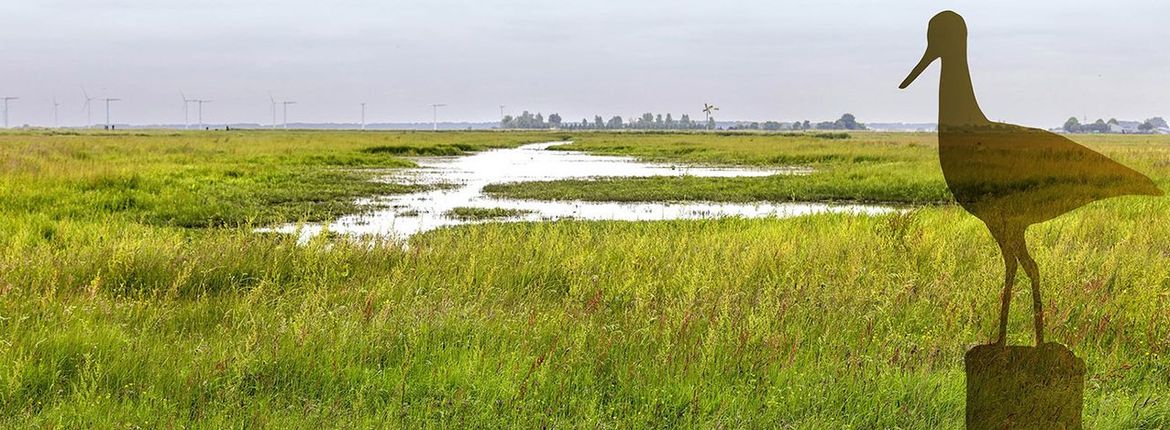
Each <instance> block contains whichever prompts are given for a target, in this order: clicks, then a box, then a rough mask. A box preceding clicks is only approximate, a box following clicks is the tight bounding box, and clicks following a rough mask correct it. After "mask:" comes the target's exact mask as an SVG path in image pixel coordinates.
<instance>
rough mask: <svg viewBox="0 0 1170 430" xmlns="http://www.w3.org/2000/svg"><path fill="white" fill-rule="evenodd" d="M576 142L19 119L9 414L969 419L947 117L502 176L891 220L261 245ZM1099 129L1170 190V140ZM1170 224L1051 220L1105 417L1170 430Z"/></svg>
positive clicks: (1072, 317)
mask: <svg viewBox="0 0 1170 430" xmlns="http://www.w3.org/2000/svg"><path fill="white" fill-rule="evenodd" d="M565 139H566V136H564V135H555V134H549V133H536V132H458V133H454V132H453V133H409V132H405V133H383V132H376V133H373V132H372V133H359V132H310V131H289V132H269V131H250V132H233V133H226V132H218V133H206V132H194V133H169V132H168V133H163V132H157V133H155V132H148V133H38V132H5V133H0V169H2V170H0V204H2V206H0V216H2V218H0V364H2V366H0V427H134V426H139V427H148V428H150V427H186V426H194V427H206V428H222V427H266V426H282V427H305V426H311V425H313V424H314V423H315V424H317V425H321V426H328V427H355V426H372V427H377V426H392V427H421V426H424V425H428V424H429V425H431V426H436V427H449V426H454V425H465V426H477V427H541V426H549V427H553V426H556V427H642V426H653V427H661V426H670V425H684V426H697V427H753V428H760V427H787V428H894V427H897V428H953V427H958V426H960V425H961V423H962V422H963V395H964V394H963V370H962V356H963V353H964V351H966V349H967V348H969V347H971V346H972V345H975V344H979V343H985V342H988V341H990V340H991V338H992V336H994V334H995V328H996V327H995V325H996V323H997V321H996V316H997V308H996V306H997V305H998V301H997V297H998V294H999V291H1000V287H1001V281H1002V279H1001V277H1002V273H1001V270H1002V269H1001V266H1000V264H1001V263H1000V261H999V260H998V253H997V252H998V251H997V248H996V246H995V244H994V242H993V241H992V239H991V238H990V237H989V236H988V235H987V233H986V229H985V228H984V227H983V226H982V225H981V224H979V222H978V221H977V220H975V219H974V218H972V217H971V216H969V215H967V214H966V213H964V212H963V211H962V210H961V209H959V208H957V207H955V206H953V205H951V204H949V203H948V201H949V195H948V194H947V193H946V188H945V184H944V183H943V182H942V177H941V173H940V172H939V170H938V167H937V159H936V155H935V147H934V144H935V143H934V136H933V135H932V134H889V133H852V134H850V135H849V138H847V139H842V138H833V139H828V138H823V137H816V136H811V135H769V134H759V133H745V134H734V133H725V134H705V133H695V134H687V133H681V134H672V133H584V132H582V133H577V134H574V135H573V136H572V137H571V140H573V142H574V143H573V144H572V145H566V146H564V147H553V148H551V149H554V150H555V149H562V148H563V149H572V150H581V151H587V152H591V153H599V154H616V155H629V156H634V157H638V158H642V159H646V160H652V161H657V162H666V163H680V165H681V164H683V163H697V164H713V165H747V166H759V167H780V166H783V167H789V166H802V167H807V168H809V169H811V171H810V173H809V174H807V175H800V176H771V177H763V178H693V177H683V178H652V179H630V178H625V179H609V180H604V179H603V180H599V181H586V180H571V181H557V182H553V183H541V184H535V185H534V184H524V183H520V184H512V185H505V186H498V187H495V188H493V189H491V190H489V191H491V192H493V193H498V194H501V195H508V196H512V197H525V198H539V199H586V200H610V199H612V200H659V199H671V200H696V199H699V200H714V201H720V200H723V201H752V200H782V201H787V200H850V201H882V202H899V203H907V204H912V205H914V206H915V208H913V209H911V210H907V211H901V212H897V213H893V214H885V215H847V214H822V215H813V216H807V217H799V218H792V219H738V218H729V219H717V220H688V221H654V222H618V221H588V222H586V221H556V222H533V223H507V224H504V223H491V222H489V223H484V224H477V225H469V226H460V227H455V228H443V229H439V230H435V231H431V232H428V233H425V234H422V235H418V236H415V237H412V238H411V239H410V243H409V246H406V247H403V246H401V245H402V244H401V243H399V242H396V241H390V240H379V239H377V238H373V239H371V238H351V237H346V236H337V235H321V236H318V237H316V238H314V239H313V240H311V241H309V242H308V243H301V244H298V242H297V238H296V237H295V236H291V235H282V234H272V233H258V232H256V231H255V227H261V226H268V225H273V224H277V223H284V222H307V221H314V220H323V219H329V218H332V217H336V216H338V215H340V214H344V213H353V212H355V211H361V210H364V209H363V207H362V206H361V205H358V204H356V203H355V200H356V199H357V198H359V197H370V196H375V195H380V194H388V193H398V192H404V191H408V190H409V186H404V185H396V184H390V183H385V182H381V181H373V180H372V179H374V178H376V177H378V175H380V174H382V173H384V172H386V171H387V169H398V168H403V167H410V166H414V162H413V161H411V160H410V159H409V158H407V157H409V156H414V155H447V154H459V153H466V152H470V151H477V150H483V149H488V148H499V147H514V146H518V145H521V144H524V143H531V142H542V141H559V140H565ZM1075 139H1076V140H1077V141H1078V142H1080V143H1083V144H1085V145H1087V146H1089V147H1091V148H1093V149H1095V150H1098V151H1101V152H1102V153H1104V154H1106V155H1108V156H1109V157H1111V158H1113V159H1115V160H1118V161H1120V162H1122V163H1125V164H1127V165H1129V166H1131V167H1134V168H1135V169H1138V170H1140V171H1142V172H1143V173H1146V174H1148V175H1149V176H1150V177H1151V178H1153V179H1154V180H1155V181H1156V182H1157V183H1158V184H1159V185H1160V186H1161V187H1162V188H1163V189H1167V188H1170V187H1168V185H1170V137H1166V136H1151V135H1143V136H1089V135H1086V136H1076V137H1075ZM1167 214H1170V202H1168V201H1167V200H1166V199H1153V198H1119V199H1112V200H1109V201H1105V202H1101V203H1097V204H1093V205H1090V206H1089V207H1086V208H1083V209H1081V210H1078V211H1075V212H1073V213H1071V214H1069V215H1067V216H1064V217H1061V218H1058V219H1056V220H1054V221H1052V222H1049V223H1046V224H1043V225H1040V226H1037V227H1034V228H1033V229H1032V230H1031V231H1030V232H1029V239H1030V241H1031V244H1032V249H1033V253H1034V255H1035V256H1036V259H1037V261H1038V262H1039V264H1040V265H1041V266H1042V273H1045V274H1046V278H1045V279H1044V284H1043V285H1044V289H1045V291H1046V292H1047V294H1048V295H1047V296H1046V297H1047V301H1046V303H1045V305H1046V306H1047V307H1048V309H1047V314H1048V315H1049V335H1048V336H1049V337H1050V338H1051V340H1053V341H1059V342H1061V343H1064V344H1066V345H1068V346H1069V348H1071V349H1072V350H1073V351H1075V352H1076V353H1077V354H1078V355H1079V356H1081V357H1083V358H1084V359H1085V361H1086V363H1087V364H1088V366H1089V368H1088V381H1087V384H1086V393H1085V402H1086V403H1085V420H1086V425H1088V426H1090V427H1094V428H1164V427H1167V426H1170V396H1168V395H1167V394H1166V393H1167V392H1170V241H1167V238H1168V237H1170V222H1167V221H1170V218H1168V215H1167ZM1017 292H1018V294H1020V296H1018V297H1017V300H1027V292H1026V289H1023V288H1021V289H1017ZM1018 303H1023V301H1021V302H1018ZM1025 308H1026V306H1016V308H1015V309H1013V311H1012V319H1011V337H1010V341H1011V342H1013V343H1016V344H1021V343H1028V342H1031V337H1030V333H1031V331H1030V329H1029V327H1030V326H1029V324H1030V323H1031V315H1030V313H1029V312H1030V310H1029V309H1025Z"/></svg>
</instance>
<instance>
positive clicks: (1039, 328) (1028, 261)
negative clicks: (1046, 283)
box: [1020, 248, 1044, 346]
mask: <svg viewBox="0 0 1170 430" xmlns="http://www.w3.org/2000/svg"><path fill="white" fill-rule="evenodd" d="M1021 255H1022V257H1021V258H1020V264H1022V265H1024V272H1025V273H1027V274H1028V278H1029V279H1031V280H1032V318H1033V322H1034V324H1035V325H1036V346H1040V345H1041V344H1043V343H1044V306H1043V304H1042V303H1041V302H1040V268H1039V267H1037V266H1036V260H1033V259H1032V256H1031V255H1028V249H1027V248H1024V250H1023V252H1022V253H1021Z"/></svg>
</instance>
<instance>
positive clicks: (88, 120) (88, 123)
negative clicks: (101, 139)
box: [81, 87, 96, 128]
mask: <svg viewBox="0 0 1170 430" xmlns="http://www.w3.org/2000/svg"><path fill="white" fill-rule="evenodd" d="M81 94H84V95H85V104H84V105H82V107H81V108H82V109H85V128H91V127H93V117H92V115H90V113H92V110H93V103H92V102H93V101H94V100H96V99H95V98H93V97H90V96H89V93H88V92H86V91H85V87H81Z"/></svg>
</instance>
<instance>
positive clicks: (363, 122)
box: [361, 102, 366, 130]
mask: <svg viewBox="0 0 1170 430" xmlns="http://www.w3.org/2000/svg"><path fill="white" fill-rule="evenodd" d="M361 105H362V130H365V129H366V102H362V103H361Z"/></svg>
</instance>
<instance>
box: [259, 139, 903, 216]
mask: <svg viewBox="0 0 1170 430" xmlns="http://www.w3.org/2000/svg"><path fill="white" fill-rule="evenodd" d="M566 143H568V142H549V143H534V144H528V145H523V146H519V147H516V148H509V149H495V150H489V151H484V152H479V153H475V154H472V155H467V156H457V157H425V158H418V159H415V161H416V162H417V163H418V165H419V167H418V168H414V169H404V170H402V171H398V172H395V173H393V174H391V175H387V176H386V177H383V178H381V179H380V180H383V181H390V182H396V183H404V184H431V185H446V186H443V187H440V188H438V189H433V190H429V191H422V192H416V193H409V194H398V195H390V196H384V197H378V198H374V199H366V200H364V201H363V203H366V204H369V205H371V206H373V207H375V208H376V209H375V210H373V211H371V212H369V213H365V214H359V215H351V216H346V217H342V218H340V219H338V220H336V221H334V222H332V223H328V224H311V225H305V226H300V227H298V226H296V225H285V226H281V227H278V228H276V229H274V230H275V231H279V232H284V233H296V232H298V228H300V230H299V232H300V234H301V236H302V238H303V239H307V238H309V237H312V236H315V235H317V234H320V233H321V232H322V231H323V230H324V229H326V228H327V229H328V231H331V232H334V233H340V234H348V235H379V236H389V237H397V238H406V237H409V236H411V235H414V234H418V233H422V232H425V231H429V230H433V229H436V228H440V227H445V226H453V225H460V224H471V223H480V222H502V221H506V222H516V221H550V220H558V219H581V220H624V221H650V220H669V219H699V218H718V217H730V216H742V217H793V216H800V215H808V214H814V213H822V212H847V213H883V212H888V211H890V210H892V209H891V208H888V207H882V206H873V205H841V204H824V203H768V202H759V203H714V202H641V203H625V202H584V201H538V200H515V199H500V198H495V197H491V196H488V195H486V194H484V193H483V187H484V186H485V185H488V184H497V183H508V182H528V181H550V180H558V179H590V178H598V177H648V176H684V175H689V176H700V177H736V176H770V175H799V174H807V173H809V171H808V170H807V169H799V168H791V169H754V168H737V167H709V166H688V165H672V164H659V163H646V162H641V161H638V160H636V159H634V158H631V157H616V156H603V155H591V154H586V153H583V152H578V151H561V150H548V148H549V147H550V146H554V145H561V144H566ZM452 184H453V186H450V185H452ZM457 207H470V208H504V209H515V210H520V211H525V213H524V214H523V215H518V216H513V217H507V218H497V219H490V220H464V219H458V218H456V217H452V216H450V215H449V213H448V212H449V211H450V210H452V209H454V208H457Z"/></svg>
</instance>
